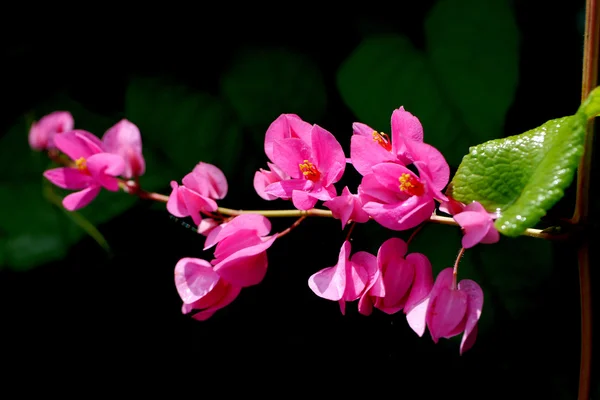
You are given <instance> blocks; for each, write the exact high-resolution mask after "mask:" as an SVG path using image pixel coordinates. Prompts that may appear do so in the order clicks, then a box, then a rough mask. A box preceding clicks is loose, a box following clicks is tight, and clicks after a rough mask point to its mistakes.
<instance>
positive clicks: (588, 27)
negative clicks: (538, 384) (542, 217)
mask: <svg viewBox="0 0 600 400" xmlns="http://www.w3.org/2000/svg"><path fill="white" fill-rule="evenodd" d="M599 6H600V3H598V2H597V1H596V0H586V4H585V36H584V43H583V72H582V79H581V98H582V102H583V101H584V100H585V99H586V98H587V97H588V95H589V93H590V92H591V91H592V89H593V88H594V87H596V85H597V82H598V51H599V49H598V47H599V45H600V41H599V39H600V38H599V37H600V19H599V16H598V14H599V13H600V9H599ZM593 131H594V119H591V120H590V121H588V124H587V129H586V133H585V142H584V148H583V156H582V157H581V162H580V163H579V168H578V170H577V192H576V197H575V210H574V212H573V217H572V218H571V222H572V223H573V224H581V223H583V224H585V223H587V220H588V217H589V208H590V205H589V200H590V198H589V190H590V181H591V179H590V178H591V165H592V151H593V148H592V145H593V140H594V135H593ZM577 263H578V269H579V296H580V303H581V357H580V364H579V390H578V399H579V400H587V399H589V398H590V375H591V368H592V288H591V277H590V246H589V239H588V238H587V236H586V235H583V239H582V241H581V242H580V244H579V248H578V249H577Z"/></svg>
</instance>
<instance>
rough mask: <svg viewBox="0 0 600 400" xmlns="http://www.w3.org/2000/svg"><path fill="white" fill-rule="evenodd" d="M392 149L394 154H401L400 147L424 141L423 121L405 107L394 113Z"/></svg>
mask: <svg viewBox="0 0 600 400" xmlns="http://www.w3.org/2000/svg"><path fill="white" fill-rule="evenodd" d="M391 125H392V147H393V150H394V153H398V152H399V150H400V149H399V148H398V146H399V145H400V144H402V143H404V142H406V141H409V140H411V141H416V142H422V141H423V126H422V125H421V121H419V119H418V118H417V117H415V116H414V115H412V114H411V113H409V112H408V111H405V110H404V107H400V108H399V109H397V110H394V112H392V121H391Z"/></svg>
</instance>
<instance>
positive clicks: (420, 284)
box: [358, 238, 433, 315]
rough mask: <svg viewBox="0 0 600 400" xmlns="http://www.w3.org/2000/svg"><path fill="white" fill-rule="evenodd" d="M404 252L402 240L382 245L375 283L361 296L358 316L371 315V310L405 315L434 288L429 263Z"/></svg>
mask: <svg viewBox="0 0 600 400" xmlns="http://www.w3.org/2000/svg"><path fill="white" fill-rule="evenodd" d="M407 250H408V246H407V244H406V242H405V241H404V240H402V239H399V238H390V239H388V240H386V241H385V242H383V244H382V245H381V247H380V248H379V251H378V252H377V269H378V274H375V275H374V277H375V279H376V280H377V281H374V282H370V283H369V287H368V288H367V290H365V291H364V293H363V294H362V296H361V297H360V301H359V304H358V311H359V312H360V313H361V314H363V315H370V314H371V312H372V311H373V307H375V308H377V309H379V310H381V311H383V312H385V313H387V314H394V313H397V312H398V311H400V310H402V309H405V312H407V313H408V312H410V311H412V309H414V307H416V306H417V305H418V304H419V303H420V302H421V301H423V300H424V299H425V298H426V297H427V295H428V294H429V291H430V290H431V287H432V285H433V277H432V272H431V263H430V262H429V259H428V258H427V257H426V256H425V255H423V254H421V253H411V254H408V255H406V253H407ZM382 288H383V289H382Z"/></svg>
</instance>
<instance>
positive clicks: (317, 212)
mask: <svg viewBox="0 0 600 400" xmlns="http://www.w3.org/2000/svg"><path fill="white" fill-rule="evenodd" d="M120 184H121V187H122V188H123V190H124V191H125V192H127V193H129V194H131V195H134V196H138V197H139V198H141V199H147V200H154V201H158V202H162V203H166V202H167V201H168V200H169V196H166V195H164V194H160V193H153V192H146V191H145V190H142V189H141V188H140V187H139V186H137V184H136V183H135V182H133V181H124V180H121V181H120ZM217 212H218V213H219V214H221V215H229V216H233V217H235V216H237V215H242V214H260V215H264V216H265V217H274V218H276V217H297V218H300V217H326V218H333V213H332V212H331V211H330V210H322V209H319V208H311V209H310V210H296V209H294V210H235V209H233V208H225V207H219V208H217ZM426 222H432V223H436V224H442V225H452V226H458V224H457V223H456V221H455V220H454V219H453V218H451V217H443V216H441V215H437V214H433V215H432V216H431V217H430V218H429V221H426ZM523 235H524V236H530V237H535V238H540V239H547V240H564V239H567V238H568V237H569V236H570V235H569V234H556V233H550V232H545V231H544V230H542V229H527V230H526V231H525V232H524V233H523Z"/></svg>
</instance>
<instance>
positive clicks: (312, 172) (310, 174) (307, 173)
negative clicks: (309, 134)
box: [298, 160, 321, 182]
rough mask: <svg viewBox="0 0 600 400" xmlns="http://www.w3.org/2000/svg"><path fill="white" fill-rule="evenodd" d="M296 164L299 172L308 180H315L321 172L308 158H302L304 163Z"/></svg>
mask: <svg viewBox="0 0 600 400" xmlns="http://www.w3.org/2000/svg"><path fill="white" fill-rule="evenodd" d="M298 166H299V167H300V172H302V175H304V178H305V179H308V180H309V181H313V182H317V181H318V180H319V178H320V177H321V173H320V172H319V170H318V169H317V167H315V166H314V164H313V163H311V162H309V161H308V160H304V163H303V164H298Z"/></svg>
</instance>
